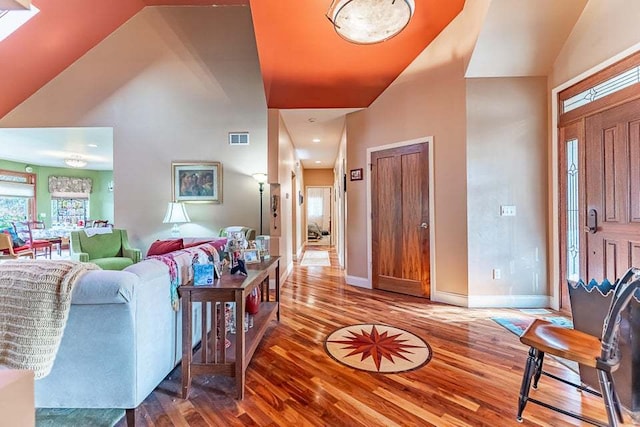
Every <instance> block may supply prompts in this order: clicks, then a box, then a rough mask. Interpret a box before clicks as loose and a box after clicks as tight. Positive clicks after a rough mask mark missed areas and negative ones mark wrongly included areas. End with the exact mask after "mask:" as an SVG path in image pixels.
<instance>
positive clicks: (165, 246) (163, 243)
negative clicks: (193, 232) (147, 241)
mask: <svg viewBox="0 0 640 427" xmlns="http://www.w3.org/2000/svg"><path fill="white" fill-rule="evenodd" d="M183 248H184V245H183V243H182V239H175V240H156V241H155V242H153V243H152V244H151V247H150V248H149V252H147V256H151V255H164V254H167V253H169V252H173V251H177V250H180V249H183Z"/></svg>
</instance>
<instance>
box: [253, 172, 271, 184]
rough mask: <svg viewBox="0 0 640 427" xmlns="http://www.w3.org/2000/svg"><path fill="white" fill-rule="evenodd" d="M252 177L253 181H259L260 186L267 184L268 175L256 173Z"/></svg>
mask: <svg viewBox="0 0 640 427" xmlns="http://www.w3.org/2000/svg"><path fill="white" fill-rule="evenodd" d="M252 176H253V179H255V180H256V181H258V182H259V183H260V184H264V183H265V182H267V174H266V173H254V174H253V175H252Z"/></svg>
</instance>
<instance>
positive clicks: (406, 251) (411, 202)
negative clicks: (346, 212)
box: [371, 142, 431, 298]
mask: <svg viewBox="0 0 640 427" xmlns="http://www.w3.org/2000/svg"><path fill="white" fill-rule="evenodd" d="M429 175H430V174H429V143H428V142H424V143H416V144H411V145H404V146H399V147H392V148H388V149H383V150H380V151H374V152H372V153H371V242H372V252H371V255H372V284H373V288H374V289H381V290H386V291H392V292H399V293H403V294H408V295H415V296H420V297H426V298H429V297H430V296H431V253H430V230H429V223H430V218H429V216H430V209H429Z"/></svg>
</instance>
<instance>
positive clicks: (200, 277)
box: [193, 264, 213, 286]
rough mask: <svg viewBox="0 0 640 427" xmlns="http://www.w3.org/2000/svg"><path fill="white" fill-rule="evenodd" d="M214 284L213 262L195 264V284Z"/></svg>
mask: <svg viewBox="0 0 640 427" xmlns="http://www.w3.org/2000/svg"><path fill="white" fill-rule="evenodd" d="M207 285H213V264H195V265H194V266H193V286H207Z"/></svg>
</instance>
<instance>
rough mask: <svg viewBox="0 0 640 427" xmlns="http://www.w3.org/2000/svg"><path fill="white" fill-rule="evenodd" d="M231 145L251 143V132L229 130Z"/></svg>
mask: <svg viewBox="0 0 640 427" xmlns="http://www.w3.org/2000/svg"><path fill="white" fill-rule="evenodd" d="M229 145H249V132H229Z"/></svg>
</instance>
